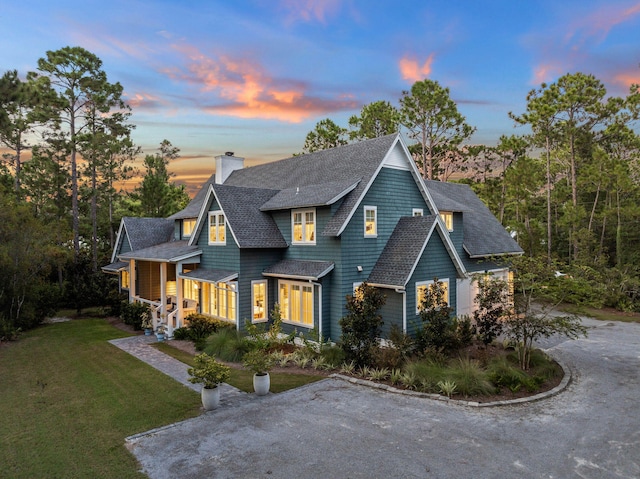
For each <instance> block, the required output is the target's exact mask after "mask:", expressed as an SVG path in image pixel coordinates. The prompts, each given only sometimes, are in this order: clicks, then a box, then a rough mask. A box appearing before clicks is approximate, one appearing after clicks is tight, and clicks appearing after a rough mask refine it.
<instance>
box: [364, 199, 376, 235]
mask: <svg viewBox="0 0 640 479" xmlns="http://www.w3.org/2000/svg"><path fill="white" fill-rule="evenodd" d="M362 210H363V214H364V217H363V219H364V227H363V232H364V237H365V238H377V237H378V207H377V206H371V205H365V206H363V207H362ZM369 211H373V215H374V217H373V226H374V228H375V231H374V232H373V233H367V213H368V212H369Z"/></svg>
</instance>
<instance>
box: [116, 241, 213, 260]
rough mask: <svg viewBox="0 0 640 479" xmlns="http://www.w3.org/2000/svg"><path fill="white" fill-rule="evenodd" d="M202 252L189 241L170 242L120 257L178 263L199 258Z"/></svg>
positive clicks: (120, 256) (130, 252) (123, 254)
mask: <svg viewBox="0 0 640 479" xmlns="http://www.w3.org/2000/svg"><path fill="white" fill-rule="evenodd" d="M200 253H201V251H200V249H199V248H198V247H197V246H190V245H189V244H188V242H187V241H170V242H167V243H160V244H157V245H154V246H149V247H148V248H143V249H139V250H135V251H129V252H128V253H122V254H120V255H118V257H119V258H120V259H125V260H128V259H137V260H145V261H160V262H176V261H180V260H182V259H185V258H190V257H192V256H197V255H198V254H200Z"/></svg>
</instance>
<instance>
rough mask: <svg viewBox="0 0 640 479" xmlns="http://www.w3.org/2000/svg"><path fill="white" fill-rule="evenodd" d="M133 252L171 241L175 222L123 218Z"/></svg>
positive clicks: (157, 219)
mask: <svg viewBox="0 0 640 479" xmlns="http://www.w3.org/2000/svg"><path fill="white" fill-rule="evenodd" d="M122 223H123V226H124V229H125V230H126V234H127V238H128V239H129V244H130V246H131V250H132V251H136V250H139V249H143V248H148V247H149V246H153V245H156V244H159V243H165V242H167V241H170V240H171V238H172V237H173V228H174V222H173V221H172V220H170V219H167V218H134V217H129V216H126V217H124V218H122Z"/></svg>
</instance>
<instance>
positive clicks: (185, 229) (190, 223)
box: [182, 218, 196, 238]
mask: <svg viewBox="0 0 640 479" xmlns="http://www.w3.org/2000/svg"><path fill="white" fill-rule="evenodd" d="M195 227H196V219H195V218H190V219H186V220H182V237H183V238H189V237H190V236H191V233H193V229H194V228H195Z"/></svg>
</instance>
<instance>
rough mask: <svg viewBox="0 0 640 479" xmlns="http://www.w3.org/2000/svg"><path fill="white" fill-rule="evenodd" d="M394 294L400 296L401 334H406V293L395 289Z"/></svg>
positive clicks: (403, 290)
mask: <svg viewBox="0 0 640 479" xmlns="http://www.w3.org/2000/svg"><path fill="white" fill-rule="evenodd" d="M396 293H399V294H401V295H402V332H403V333H404V334H407V291H406V290H405V289H399V288H396Z"/></svg>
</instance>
